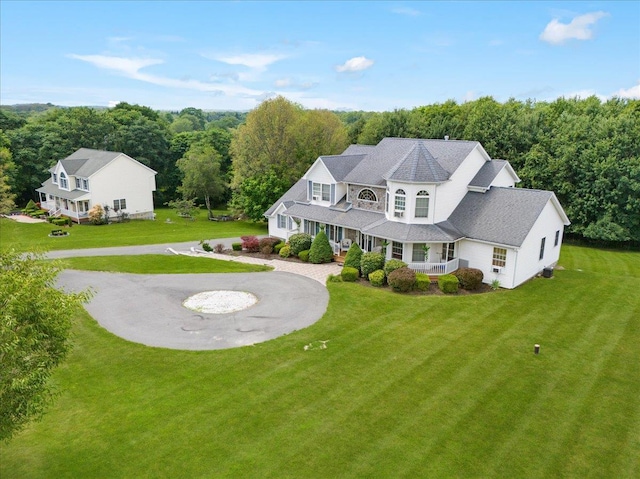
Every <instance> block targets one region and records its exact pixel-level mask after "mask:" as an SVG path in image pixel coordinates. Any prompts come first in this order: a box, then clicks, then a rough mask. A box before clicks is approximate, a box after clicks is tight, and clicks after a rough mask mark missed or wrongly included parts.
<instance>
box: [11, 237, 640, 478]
mask: <svg viewBox="0 0 640 479" xmlns="http://www.w3.org/2000/svg"><path fill="white" fill-rule="evenodd" d="M73 231H75V228H74V229H73ZM561 264H562V266H564V267H565V270H562V271H558V270H557V271H556V273H555V277H554V278H553V279H535V280H533V281H531V282H529V283H527V284H525V285H523V286H521V287H519V288H518V289H516V290H513V291H498V292H495V293H488V294H485V295H468V296H462V297H447V296H430V297H416V296H403V295H399V294H395V293H392V292H388V291H380V290H376V289H374V288H362V287H360V286H359V285H357V284H347V283H338V284H336V283H330V284H329V285H328V287H329V291H330V295H331V300H330V304H329V309H328V311H327V313H326V315H325V316H324V317H323V318H322V319H321V320H320V321H319V322H318V323H316V324H315V325H313V326H312V327H310V328H307V329H304V330H301V331H297V332H295V333H292V334H290V335H287V336H284V337H282V338H279V339H276V340H273V341H269V342H266V343H262V344H259V345H256V346H253V347H245V348H240V349H235V350H225V351H211V352H186V351H184V352H182V351H172V350H164V349H157V348H148V347H144V346H141V345H137V344H133V343H128V342H126V341H124V340H122V339H119V338H117V337H115V336H113V335H111V334H109V333H108V332H106V331H105V330H103V329H102V328H100V327H99V326H98V325H97V324H96V323H95V321H93V320H92V319H91V318H90V317H88V316H87V315H81V316H79V317H77V318H76V321H75V329H74V341H75V349H74V350H73V352H72V354H71V356H70V358H69V360H68V361H67V362H66V364H65V365H64V366H63V367H62V368H61V369H60V370H59V371H58V372H57V373H56V375H55V381H56V384H57V385H58V388H59V390H60V396H59V397H58V398H57V400H56V402H55V404H54V406H53V407H52V409H51V410H50V411H49V413H48V414H47V415H46V416H45V417H44V419H43V420H42V421H41V422H39V423H36V424H33V425H32V426H30V427H29V429H28V430H26V431H24V432H23V433H21V434H20V435H19V436H17V437H16V438H15V439H14V440H13V441H12V442H11V443H9V444H8V445H3V446H2V448H1V450H0V477H2V478H3V479H5V478H78V477H100V478H110V477H136V478H138V477H216V478H218V477H242V478H246V477H259V478H266V477H274V478H286V477H295V478H299V477H314V478H315V477H318V478H325V477H354V478H360V477H380V478H390V477H394V478H395V477H411V478H416V477H447V478H449V477H483V478H486V477H536V478H537V477H594V478H596V477H597V478H604V477H606V478H634V477H640V454H638V451H640V401H639V400H638V398H640V360H639V359H638V345H639V344H640V295H638V293H637V282H638V281H639V279H640V254H638V253H625V252H608V251H603V250H596V249H587V248H580V247H564V248H563V255H562V259H561ZM283 307H285V305H283ZM317 340H328V343H326V344H327V348H326V349H317V350H309V351H304V350H303V347H304V345H305V344H309V343H311V342H313V341H317ZM535 343H539V344H540V345H541V353H540V354H539V355H534V354H533V345H534V344H535Z"/></svg>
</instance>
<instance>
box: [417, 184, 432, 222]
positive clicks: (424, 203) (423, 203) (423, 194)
mask: <svg viewBox="0 0 640 479" xmlns="http://www.w3.org/2000/svg"><path fill="white" fill-rule="evenodd" d="M428 217H429V192H428V191H425V190H421V191H418V194H417V195H416V218H428Z"/></svg>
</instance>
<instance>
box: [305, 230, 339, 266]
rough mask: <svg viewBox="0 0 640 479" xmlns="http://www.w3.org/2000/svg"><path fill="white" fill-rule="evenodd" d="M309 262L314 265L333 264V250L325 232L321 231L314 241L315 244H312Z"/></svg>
mask: <svg viewBox="0 0 640 479" xmlns="http://www.w3.org/2000/svg"><path fill="white" fill-rule="evenodd" d="M309 261H310V262H311V263H313V264H322V263H331V261H333V249H332V248H331V244H329V238H327V234H326V233H325V232H324V230H320V232H319V233H318V234H317V235H316V237H315V238H314V239H313V243H311V248H310V252H309Z"/></svg>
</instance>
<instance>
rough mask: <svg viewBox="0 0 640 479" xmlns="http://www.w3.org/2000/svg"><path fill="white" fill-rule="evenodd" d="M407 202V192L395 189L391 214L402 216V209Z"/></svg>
mask: <svg viewBox="0 0 640 479" xmlns="http://www.w3.org/2000/svg"><path fill="white" fill-rule="evenodd" d="M406 204H407V194H406V193H405V192H404V190H402V189H400V190H396V198H395V207H394V213H393V216H395V217H397V218H402V217H403V216H404V210H405V207H406Z"/></svg>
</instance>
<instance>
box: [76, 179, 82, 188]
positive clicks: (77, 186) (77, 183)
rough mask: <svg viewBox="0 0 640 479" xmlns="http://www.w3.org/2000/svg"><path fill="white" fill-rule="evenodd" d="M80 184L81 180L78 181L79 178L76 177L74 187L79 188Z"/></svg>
mask: <svg viewBox="0 0 640 479" xmlns="http://www.w3.org/2000/svg"><path fill="white" fill-rule="evenodd" d="M81 184H82V182H81V181H80V178H76V188H78V189H80V185H81Z"/></svg>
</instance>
